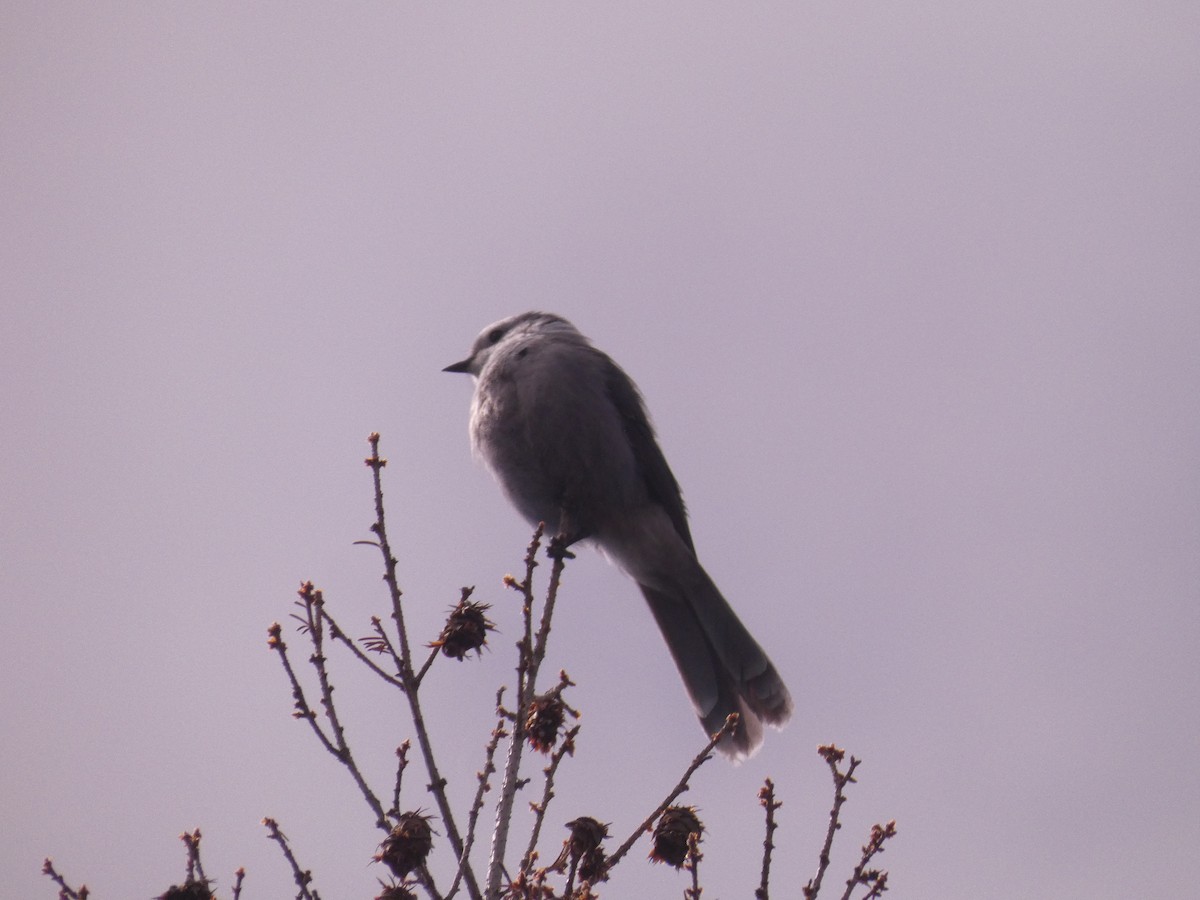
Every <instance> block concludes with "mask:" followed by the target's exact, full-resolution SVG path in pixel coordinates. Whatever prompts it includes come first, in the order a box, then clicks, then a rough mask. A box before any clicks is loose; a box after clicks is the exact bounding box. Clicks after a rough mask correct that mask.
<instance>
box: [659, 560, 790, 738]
mask: <svg viewBox="0 0 1200 900" xmlns="http://www.w3.org/2000/svg"><path fill="white" fill-rule="evenodd" d="M692 563H693V565H694V568H692V567H689V568H691V571H690V572H689V573H688V575H687V577H686V578H684V579H683V580H682V583H678V582H676V583H675V584H670V585H667V584H664V583H663V582H662V581H659V580H657V579H656V582H657V583H656V584H654V585H653V586H651V585H648V584H645V583H641V582H639V585H638V586H639V587H640V588H641V589H642V594H643V595H644V596H645V598H646V602H647V603H648V604H649V605H650V611H651V612H652V613H653V614H654V620H655V622H657V623H658V628H659V630H660V631H661V632H662V635H663V637H664V638H665V639H666V642H667V646H668V647H669V648H670V650H671V656H672V657H674V659H675V665H676V666H677V667H678V669H679V674H680V675H681V676H682V677H683V683H684V685H685V686H686V687H687V692H688V695H689V696H690V697H691V700H692V705H693V706H694V707H695V709H696V714H697V715H698V716H699V717H700V721H701V723H702V724H703V725H704V730H705V731H706V732H708V733H709V734H714V733H716V732H717V731H718V730H719V729H720V728H721V726H722V725H723V724H724V723H725V719H726V717H727V716H728V715H729V714H730V713H734V712H736V713H738V714H739V717H740V721H739V723H738V726H737V729H736V730H735V731H734V733H733V734H732V735H731V736H729V737H727V738H725V739H724V740H722V742H721V743H720V744H718V745H717V747H718V749H719V750H721V751H722V752H723V753H724V754H726V755H727V756H731V757H733V758H735V759H745V758H746V757H749V756H751V755H752V754H753V753H754V752H755V751H756V750H757V749H758V747H759V745H760V744H761V743H762V731H763V729H762V726H763V723H766V724H767V725H772V726H775V727H781V726H783V724H784V723H785V722H787V720H788V719H790V718H791V715H792V698H791V695H790V694H789V693H788V689H787V687H786V685H784V683H783V680H782V679H781V678H780V677H779V673H778V672H776V671H775V666H774V665H772V663H771V660H770V659H768V658H767V654H766V653H764V652H763V649H762V648H761V647H760V646H759V645H758V642H757V641H756V640H754V638H753V637H752V636H751V634H750V632H749V631H747V630H746V626H745V625H743V624H742V622H741V620H740V619H739V618H738V617H737V613H735V612H734V611H733V608H732V607H731V606H730V605H729V604H728V603H727V602H726V600H725V598H724V597H722V596H721V592H720V591H719V590H717V586H716V585H715V584H713V582H712V579H711V578H709V577H708V574H707V573H706V572H705V571H704V569H703V568H702V567H701V565H700V563H699V562H696V561H695V558H694V557H692Z"/></svg>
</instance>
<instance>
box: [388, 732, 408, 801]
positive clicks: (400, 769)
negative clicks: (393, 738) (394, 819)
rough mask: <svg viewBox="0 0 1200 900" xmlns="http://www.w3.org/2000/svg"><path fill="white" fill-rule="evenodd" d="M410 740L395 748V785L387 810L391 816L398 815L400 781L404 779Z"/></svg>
mask: <svg viewBox="0 0 1200 900" xmlns="http://www.w3.org/2000/svg"><path fill="white" fill-rule="evenodd" d="M411 747H412V741H408V740H406V741H404V742H403V743H401V744H400V746H399V747H397V748H396V785H395V787H394V788H393V789H392V808H391V809H390V810H388V812H389V813H391V815H393V816H399V815H400V783H401V782H402V781H403V780H404V770H405V769H407V768H408V751H409V748H411Z"/></svg>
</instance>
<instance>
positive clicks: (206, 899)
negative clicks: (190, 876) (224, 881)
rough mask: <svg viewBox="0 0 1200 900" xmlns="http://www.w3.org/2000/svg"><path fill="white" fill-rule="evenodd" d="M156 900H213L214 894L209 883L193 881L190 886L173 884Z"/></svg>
mask: <svg viewBox="0 0 1200 900" xmlns="http://www.w3.org/2000/svg"><path fill="white" fill-rule="evenodd" d="M155 900H213V892H212V890H211V889H210V888H209V884H208V882H207V881H192V882H190V883H188V884H173V885H171V886H170V887H169V888H167V892H166V893H165V894H161V895H159V896H158V897H156V898H155Z"/></svg>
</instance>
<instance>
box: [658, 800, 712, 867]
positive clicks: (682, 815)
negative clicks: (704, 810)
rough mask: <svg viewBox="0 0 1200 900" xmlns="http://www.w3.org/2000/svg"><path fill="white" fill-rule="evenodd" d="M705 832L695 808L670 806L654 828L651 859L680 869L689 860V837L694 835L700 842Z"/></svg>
mask: <svg viewBox="0 0 1200 900" xmlns="http://www.w3.org/2000/svg"><path fill="white" fill-rule="evenodd" d="M703 831H704V826H703V825H702V824H700V819H699V817H698V816H697V815H696V808H695V807H694V806H668V807H667V808H666V809H664V810H663V814H662V815H661V816H659V817H658V824H657V825H655V826H654V836H653V841H654V843H653V846H652V847H651V848H650V859H652V860H653V861H654V862H664V863H666V864H667V865H669V866H674V867H675V868H676V869H678V868H679V867H680V866H682V865H683V863H684V860H686V859H687V854H688V837H689V836H691V835H693V834H694V835H696V840H700V835H701V833H703Z"/></svg>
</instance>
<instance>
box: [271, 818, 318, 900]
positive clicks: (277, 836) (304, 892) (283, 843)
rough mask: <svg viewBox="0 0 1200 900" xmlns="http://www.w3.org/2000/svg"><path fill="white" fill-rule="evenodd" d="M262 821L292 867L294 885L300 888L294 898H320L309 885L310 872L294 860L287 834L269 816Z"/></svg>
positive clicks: (304, 899)
mask: <svg viewBox="0 0 1200 900" xmlns="http://www.w3.org/2000/svg"><path fill="white" fill-rule="evenodd" d="M262 823H263V825H265V826H266V827H267V833H268V836H269V837H270V838H271V840H273V841H274V842H275V843H277V844H278V845H279V849H281V850H282V851H283V857H284V859H286V860H287V861H288V865H289V866H291V867H292V877H293V878H294V879H295V881H296V887H298V888H299V889H300V893H298V894H297V895H296V900H321V895H320V894H318V893H317V891H316V889H315V888H310V887H309V885H310V884H312V878H313V876H312V872H310V871H308V870H307V869H301V868H300V863H298V862H297V861H296V856H295V854H293V853H292V848H291V847H290V846H289V845H288V839H287V836H286V835H285V834H284V833H283V832H282V831H280V830H279V823H278V822H276V821H275V820H274V819H270V818H267V819H263V820H262Z"/></svg>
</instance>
